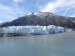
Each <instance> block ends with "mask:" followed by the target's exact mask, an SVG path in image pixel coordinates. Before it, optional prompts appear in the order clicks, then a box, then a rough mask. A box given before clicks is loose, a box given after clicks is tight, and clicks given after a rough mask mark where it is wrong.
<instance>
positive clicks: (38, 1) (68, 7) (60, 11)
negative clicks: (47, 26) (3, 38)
mask: <svg viewBox="0 0 75 56" xmlns="http://www.w3.org/2000/svg"><path fill="white" fill-rule="evenodd" d="M38 11H41V12H52V13H54V14H57V15H62V16H72V17H73V16H75V0H0V22H6V21H12V20H14V19H16V18H18V17H20V16H24V15H26V13H30V12H38Z"/></svg>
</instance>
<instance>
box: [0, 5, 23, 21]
mask: <svg viewBox="0 0 75 56" xmlns="http://www.w3.org/2000/svg"><path fill="white" fill-rule="evenodd" d="M23 14H24V12H23V11H22V10H20V9H19V8H12V7H8V6H5V5H3V4H0V21H1V22H2V21H11V20H14V19H16V18H17V17H19V16H22V15H23Z"/></svg>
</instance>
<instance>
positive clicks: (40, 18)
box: [0, 12, 75, 28]
mask: <svg viewBox="0 0 75 56" xmlns="http://www.w3.org/2000/svg"><path fill="white" fill-rule="evenodd" d="M13 25H14V26H20V25H21V26H26V25H34V26H36V25H41V26H45V25H46V26H48V25H56V26H62V27H69V28H75V17H66V16H59V15H55V14H53V13H51V12H38V13H28V14H26V15H25V16H22V17H19V18H17V19H15V20H13V21H11V22H5V23H2V24H0V27H7V26H13Z"/></svg>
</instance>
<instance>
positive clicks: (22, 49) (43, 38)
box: [0, 33, 75, 56]
mask: <svg viewBox="0 0 75 56" xmlns="http://www.w3.org/2000/svg"><path fill="white" fill-rule="evenodd" d="M73 35H75V34H72V33H71V34H70V33H68V34H67V33H66V34H55V35H34V36H22V37H4V38H2V37H1V38H0V56H75V38H74V36H73Z"/></svg>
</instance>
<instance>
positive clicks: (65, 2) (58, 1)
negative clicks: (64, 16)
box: [41, 0, 75, 12]
mask: <svg viewBox="0 0 75 56" xmlns="http://www.w3.org/2000/svg"><path fill="white" fill-rule="evenodd" d="M71 7H72V8H75V0H72V1H71V0H55V1H53V2H49V3H48V4H47V5H45V6H44V8H43V9H42V10H41V11H42V12H56V11H57V9H58V8H61V10H62V8H67V9H66V11H67V10H69V9H70V8H71ZM59 11H60V10H58V12H59ZM66 11H65V12H66Z"/></svg>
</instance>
